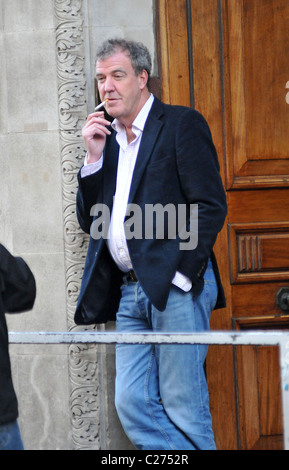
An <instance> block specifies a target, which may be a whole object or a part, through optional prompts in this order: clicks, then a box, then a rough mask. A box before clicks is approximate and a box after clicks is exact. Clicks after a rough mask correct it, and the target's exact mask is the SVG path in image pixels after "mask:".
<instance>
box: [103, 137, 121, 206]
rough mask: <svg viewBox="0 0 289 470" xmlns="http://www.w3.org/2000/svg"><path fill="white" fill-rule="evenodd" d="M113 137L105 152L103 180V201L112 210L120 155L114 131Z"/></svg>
mask: <svg viewBox="0 0 289 470" xmlns="http://www.w3.org/2000/svg"><path fill="white" fill-rule="evenodd" d="M112 132H113V135H112V137H111V139H110V140H109V141H108V143H107V145H106V147H105V152H104V162H103V168H104V172H103V174H104V180H103V203H104V204H105V205H107V206H108V207H109V209H110V210H111V208H112V204H113V196H114V194H115V188H116V176H117V165H118V155H119V145H118V143H117V141H116V133H115V132H114V131H112Z"/></svg>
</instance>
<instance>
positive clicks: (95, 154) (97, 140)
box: [82, 111, 111, 163]
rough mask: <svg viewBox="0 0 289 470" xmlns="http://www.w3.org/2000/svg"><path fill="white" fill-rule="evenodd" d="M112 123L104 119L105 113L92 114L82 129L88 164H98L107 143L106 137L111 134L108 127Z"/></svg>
mask: <svg viewBox="0 0 289 470" xmlns="http://www.w3.org/2000/svg"><path fill="white" fill-rule="evenodd" d="M110 124H111V123H110V121H107V120H106V119H105V117H104V112H103V111H98V112H96V113H93V114H90V115H89V116H88V118H87V121H86V124H85V126H84V128H83V129H82V136H83V139H84V143H85V145H86V150H87V163H95V162H97V161H98V160H99V159H100V157H101V155H102V153H103V149H104V146H105V142H106V136H107V135H110V134H111V132H110V130H109V129H108V128H107V127H106V126H110Z"/></svg>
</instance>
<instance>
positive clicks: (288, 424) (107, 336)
mask: <svg viewBox="0 0 289 470" xmlns="http://www.w3.org/2000/svg"><path fill="white" fill-rule="evenodd" d="M9 342H10V343H11V344H12V343H14V344H73V343H74V344H75V343H76V344H77V343H79V344H80V343H95V344H97V343H101V344H117V343H122V344H123V343H126V344H148V343H149V344H208V345H212V344H215V345H233V346H241V345H258V346H279V350H280V368H281V392H282V407H283V428H284V449H285V450H289V332H283V331H270V332H268V331H260V330H258V331H247V332H244V331H242V332H236V331H210V332H204V333H147V332H144V333H118V332H108V331H63V332H48V331H43V332H42V331H35V332H10V333H9Z"/></svg>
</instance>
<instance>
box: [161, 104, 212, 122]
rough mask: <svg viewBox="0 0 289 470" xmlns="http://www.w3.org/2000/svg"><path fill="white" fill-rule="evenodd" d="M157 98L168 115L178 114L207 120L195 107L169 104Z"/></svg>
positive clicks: (198, 119)
mask: <svg viewBox="0 0 289 470" xmlns="http://www.w3.org/2000/svg"><path fill="white" fill-rule="evenodd" d="M156 100H157V102H158V103H160V106H161V107H162V108H163V111H164V113H165V114H166V115H167V116H174V117H176V116H178V117H184V118H188V119H190V120H191V119H193V120H196V121H205V118H204V116H203V115H202V114H201V113H200V111H198V110H197V109H195V108H192V107H190V106H184V105H177V104H167V103H164V102H163V101H160V100H159V99H156Z"/></svg>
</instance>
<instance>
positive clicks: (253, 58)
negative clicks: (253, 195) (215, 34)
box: [222, 0, 289, 189]
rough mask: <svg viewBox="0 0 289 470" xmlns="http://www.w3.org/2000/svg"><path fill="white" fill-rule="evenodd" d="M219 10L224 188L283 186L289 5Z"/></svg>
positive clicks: (288, 171) (239, 4) (281, 0)
mask: <svg viewBox="0 0 289 470" xmlns="http://www.w3.org/2000/svg"><path fill="white" fill-rule="evenodd" d="M222 6H223V19H224V21H223V26H224V29H223V37H224V57H225V58H226V59H225V61H224V67H225V89H224V90H225V93H224V95H225V100H226V104H227V107H226V136H227V139H226V140H227V142H226V148H227V154H226V160H227V170H228V171H227V187H228V188H229V187H230V188H239V187H242V188H243V187H252V188H254V189H255V188H257V187H272V186H275V187H276V186H278V187H281V186H287V185H288V175H289V162H288V157H289V148H288V143H287V139H286V135H287V134H288V124H289V121H288V104H287V102H286V83H287V81H288V48H289V35H288V31H289V12H288V10H289V4H288V1H287V0H277V1H275V0H274V1H273V0H269V1H267V0H257V1H252V0H234V2H229V1H227V0H226V1H223V2H222ZM286 51H287V53H286Z"/></svg>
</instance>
